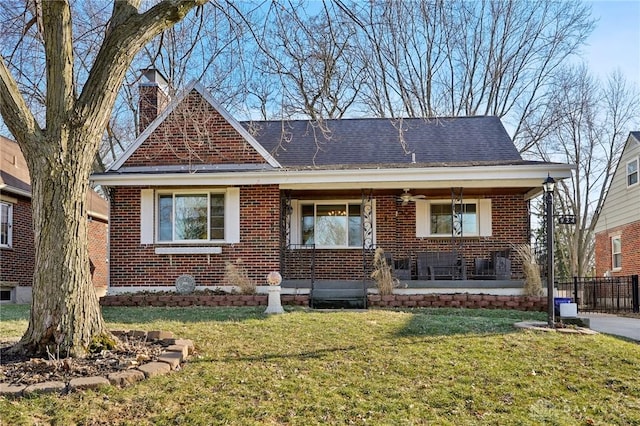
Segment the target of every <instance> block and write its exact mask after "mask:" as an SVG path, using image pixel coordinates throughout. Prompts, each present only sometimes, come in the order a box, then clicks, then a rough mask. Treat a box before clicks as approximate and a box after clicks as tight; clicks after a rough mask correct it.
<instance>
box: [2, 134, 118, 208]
mask: <svg viewBox="0 0 640 426" xmlns="http://www.w3.org/2000/svg"><path fill="white" fill-rule="evenodd" d="M0 192H2V193H10V194H15V195H19V196H22V197H27V198H31V178H30V177H29V169H28V168H27V162H26V160H25V158H24V155H22V150H21V149H20V146H19V145H18V144H17V143H16V142H15V141H13V140H11V139H8V138H5V137H4V136H0ZM87 211H88V213H89V216H92V217H95V218H99V219H103V220H107V219H108V217H109V204H108V203H107V201H106V200H105V199H104V198H102V197H100V195H98V193H96V192H95V191H93V190H92V189H89V190H88V191H87Z"/></svg>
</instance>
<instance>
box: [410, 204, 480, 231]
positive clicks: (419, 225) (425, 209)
mask: <svg viewBox="0 0 640 426" xmlns="http://www.w3.org/2000/svg"><path fill="white" fill-rule="evenodd" d="M415 204H416V237H418V238H451V237H452V236H451V234H450V233H449V234H434V233H432V232H431V206H432V205H434V204H435V205H441V204H447V205H451V199H434V200H416V201H415ZM463 204H475V206H476V229H475V230H473V231H469V230H468V229H463V230H462V238H465V237H489V236H491V234H492V223H491V221H492V213H491V199H484V198H481V199H475V198H474V199H466V200H463Z"/></svg>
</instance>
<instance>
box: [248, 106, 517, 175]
mask: <svg viewBox="0 0 640 426" xmlns="http://www.w3.org/2000/svg"><path fill="white" fill-rule="evenodd" d="M242 125H243V126H244V127H245V128H246V129H247V130H248V131H249V132H250V133H251V135H252V136H253V137H254V138H255V139H256V140H257V141H258V142H259V143H260V144H261V145H262V146H263V147H264V148H265V149H266V150H268V151H269V152H270V153H271V155H273V156H274V158H275V159H276V160H277V161H278V162H279V163H280V164H281V165H283V166H285V167H294V168H297V167H309V166H315V167H340V166H341V167H350V166H351V167H353V166H365V165H385V166H390V165H394V166H402V165H405V166H411V165H412V164H416V165H423V166H424V165H429V164H433V165H435V164H438V165H443V164H517V163H522V162H523V161H522V157H521V156H520V153H519V152H518V150H517V149H516V147H515V145H514V144H513V141H512V140H511V138H510V137H509V135H508V133H507V132H506V130H505V128H504V127H503V125H502V123H501V122H500V119H499V118H497V117H491V116H476V117H452V118H437V119H422V118H413V119H400V120H397V119H395V120H394V119H381V118H363V119H339V120H338V119H334V120H324V121H322V122H321V123H317V122H312V121H308V120H294V121H259V122H244V123H242ZM414 162H415V163H414Z"/></svg>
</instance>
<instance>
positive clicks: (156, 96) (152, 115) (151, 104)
mask: <svg viewBox="0 0 640 426" xmlns="http://www.w3.org/2000/svg"><path fill="white" fill-rule="evenodd" d="M138 95H139V96H140V102H139V105H138V107H139V111H138V113H139V117H140V119H139V122H138V133H140V132H142V131H143V130H144V129H146V128H147V127H148V126H149V124H151V122H152V121H153V120H155V119H156V117H157V116H158V114H159V113H160V112H161V111H162V110H163V109H164V108H165V107H166V106H167V104H168V97H167V96H166V95H165V94H164V92H162V90H160V89H159V87H158V85H157V84H153V85H149V84H147V85H140V86H139V87H138Z"/></svg>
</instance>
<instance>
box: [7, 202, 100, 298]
mask: <svg viewBox="0 0 640 426" xmlns="http://www.w3.org/2000/svg"><path fill="white" fill-rule="evenodd" d="M88 232H89V256H90V257H91V260H92V261H93V263H94V265H95V267H96V270H95V271H94V285H96V286H102V287H106V286H107V261H106V259H107V258H106V254H107V233H108V230H107V224H106V223H105V222H102V221H100V220H93V221H92V222H90V223H89V227H88ZM12 240H13V244H12V247H11V248H2V249H0V281H9V282H18V283H19V285H20V286H31V285H32V284H33V270H34V263H35V248H34V234H33V224H32V217H31V200H29V199H25V198H21V199H19V200H18V202H17V203H16V204H14V205H13V235H12Z"/></svg>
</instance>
